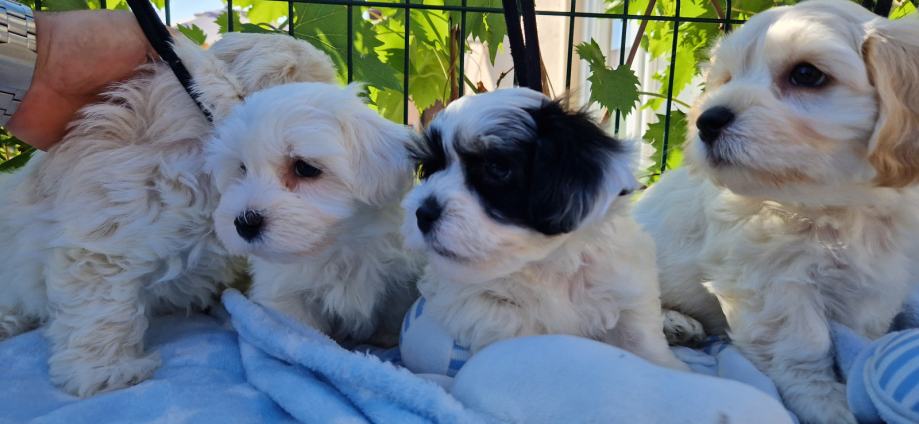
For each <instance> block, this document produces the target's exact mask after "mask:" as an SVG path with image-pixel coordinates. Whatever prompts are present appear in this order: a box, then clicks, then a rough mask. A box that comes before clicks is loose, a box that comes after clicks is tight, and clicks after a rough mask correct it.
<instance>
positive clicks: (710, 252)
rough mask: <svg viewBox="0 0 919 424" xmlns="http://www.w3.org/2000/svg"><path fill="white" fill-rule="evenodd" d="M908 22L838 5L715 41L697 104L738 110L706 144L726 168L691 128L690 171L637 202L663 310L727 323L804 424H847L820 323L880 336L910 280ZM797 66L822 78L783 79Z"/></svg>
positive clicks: (915, 195)
mask: <svg viewBox="0 0 919 424" xmlns="http://www.w3.org/2000/svg"><path fill="white" fill-rule="evenodd" d="M917 28H919V22H917V20H916V19H903V20H902V21H887V20H885V19H876V17H875V16H874V15H873V14H871V13H870V12H868V11H867V10H865V9H863V8H861V7H859V6H857V5H855V4H853V3H850V2H846V1H829V0H820V1H817V0H815V1H808V2H805V3H802V4H799V5H797V6H793V7H781V8H775V9H772V10H770V11H768V12H765V13H762V14H760V15H757V16H755V17H754V18H753V19H751V20H750V21H749V22H748V23H747V24H745V25H744V26H743V27H742V28H741V29H739V30H738V31H736V32H735V33H733V34H732V35H729V36H727V37H726V38H725V39H724V40H723V41H722V42H721V43H720V45H719V46H718V47H717V48H716V49H715V53H714V59H713V61H712V67H711V69H710V71H709V75H708V84H707V87H708V89H707V92H706V94H705V96H704V97H703V98H702V99H701V100H700V102H699V104H698V105H697V107H696V110H695V111H694V116H696V115H698V113H701V111H703V110H705V109H707V108H709V107H712V106H716V105H719V106H726V107H728V108H730V109H732V110H734V112H735V114H736V118H735V120H734V122H733V123H731V125H730V126H729V127H728V128H727V129H726V130H725V131H724V132H723V133H722V137H721V139H719V140H718V142H717V143H718V144H716V146H717V147H714V148H718V149H721V152H723V153H724V154H727V155H728V157H729V158H730V159H731V163H729V164H717V163H713V162H711V161H709V160H708V159H707V156H706V155H707V150H706V149H707V147H706V146H705V145H704V144H703V143H702V142H701V141H700V139H699V138H698V137H697V136H696V134H695V131H694V130H695V129H694V128H691V130H692V131H691V134H690V138H689V140H688V141H687V146H686V151H687V160H688V164H687V166H686V167H684V168H682V169H678V170H676V171H673V172H670V173H668V174H667V175H665V176H664V178H662V179H661V181H660V182H659V183H657V184H656V185H654V186H653V187H652V188H651V189H650V190H648V192H647V193H646V194H645V195H644V197H643V198H642V199H641V201H640V202H639V204H638V206H637V208H636V210H635V214H636V217H637V219H638V221H639V222H641V223H642V224H643V225H644V226H645V228H646V229H647V230H648V231H649V232H650V233H651V235H652V236H653V237H654V239H655V241H656V243H657V249H658V264H659V266H660V275H661V290H662V300H663V303H664V306H665V307H668V308H675V309H678V310H680V311H682V312H685V313H687V314H689V315H692V316H694V317H695V318H697V319H699V320H700V321H702V322H703V323H704V324H705V326H706V327H707V330H709V331H710V332H713V333H718V332H722V331H724V330H726V329H729V330H728V331H729V333H730V335H731V337H732V339H733V340H734V342H735V343H736V344H737V346H738V347H739V348H740V349H741V350H742V351H743V353H744V354H745V355H746V356H747V357H749V358H750V359H751V360H752V361H753V362H754V363H755V364H756V365H757V366H758V367H759V368H760V369H761V370H762V371H764V372H765V373H767V374H768V375H769V376H770V377H771V378H772V379H773V380H774V381H775V382H776V384H777V386H778V388H779V390H780V392H781V394H782V396H783V398H784V400H785V403H786V405H788V406H789V407H790V408H791V409H792V410H793V411H794V412H795V413H796V414H797V415H798V417H799V418H800V419H801V420H802V422H805V423H848V422H852V423H854V422H855V419H854V417H853V415H852V414H851V412H849V410H848V408H847V404H846V398H845V387H844V385H843V384H841V383H839V382H838V381H837V378H836V375H835V374H834V370H833V358H832V355H831V351H832V344H831V340H830V335H829V329H828V321H829V320H835V321H838V322H841V323H842V324H845V325H847V326H849V327H851V328H853V329H854V330H855V331H857V332H858V333H859V334H861V335H863V336H867V337H870V338H876V337H878V336H880V335H882V334H883V333H884V332H886V331H887V329H888V327H889V325H890V323H891V320H892V318H893V317H894V315H895V314H896V313H897V312H898V311H899V309H900V306H901V304H902V302H903V301H904V300H905V298H906V296H907V293H908V292H909V291H910V288H911V286H913V285H914V283H915V282H916V275H917V274H916V272H915V266H914V265H913V262H914V260H913V259H912V258H915V257H916V254H917V251H916V247H917V246H916V238H917V234H919V232H917V231H919V215H917V214H916V211H917V210H919V190H917V188H916V187H915V185H912V184H911V182H912V181H914V179H915V177H914V174H913V173H914V165H913V164H914V162H915V157H909V156H908V155H906V154H904V153H903V152H907V151H910V150H913V151H914V150H915V149H916V147H917V143H919V134H917V133H916V132H915V128H916V122H919V115H917V112H919V107H916V105H917V103H916V100H915V99H916V98H917V97H916V91H915V87H916V85H917V82H916V78H915V72H916V69H917V67H919V55H917V54H916V51H917V50H916V46H917V45H919V29H917ZM801 62H809V63H812V64H814V65H816V66H817V67H818V68H820V69H821V70H822V71H824V72H825V73H826V74H828V75H829V76H830V78H831V79H830V83H829V84H828V85H827V86H826V87H824V88H819V89H799V88H796V87H792V86H790V85H788V84H787V81H786V79H787V73H786V72H787V69H788V68H789V67H791V66H793V65H794V64H796V63H801ZM904 78H907V79H906V80H904ZM893 87H896V88H893ZM894 90H896V92H895V91H894ZM907 121H908V122H907ZM888 149H893V151H896V152H897V153H896V154H890V153H889V152H890V150H888ZM882 157H883V158H882ZM703 283H704V285H703ZM706 289H707V290H706ZM719 302H720V307H719ZM722 311H723V314H722Z"/></svg>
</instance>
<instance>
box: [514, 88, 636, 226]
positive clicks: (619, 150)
mask: <svg viewBox="0 0 919 424" xmlns="http://www.w3.org/2000/svg"><path fill="white" fill-rule="evenodd" d="M529 113H530V116H532V118H533V121H534V122H535V124H536V134H535V140H534V141H535V152H534V154H533V159H532V160H533V165H532V168H531V169H533V181H532V185H531V187H530V195H529V202H530V204H529V213H530V222H533V223H535V224H536V229H537V230H538V231H539V232H541V233H543V234H546V235H556V234H563V233H568V232H571V231H573V230H575V229H576V228H578V227H579V226H580V225H581V224H582V223H584V222H587V221H591V220H594V219H598V218H603V217H604V216H606V213H607V211H609V208H610V206H612V204H613V202H614V201H615V200H616V199H617V198H618V197H620V196H621V195H625V194H628V193H631V192H632V191H634V190H636V189H637V188H638V181H636V179H635V177H634V175H633V174H632V166H631V163H632V160H631V157H632V154H631V151H630V150H631V148H630V147H629V146H627V145H626V144H624V143H623V142H621V141H619V140H617V139H615V138H613V137H611V136H609V135H608V134H607V133H606V131H604V130H603V129H602V128H600V126H599V125H598V124H597V123H596V122H595V121H594V120H593V119H592V118H591V117H590V116H589V115H588V114H587V113H586V112H585V111H570V110H568V109H566V107H565V106H563V105H562V104H561V103H559V102H558V101H552V102H546V103H544V104H543V105H542V106H541V107H540V108H538V109H535V110H530V111H529Z"/></svg>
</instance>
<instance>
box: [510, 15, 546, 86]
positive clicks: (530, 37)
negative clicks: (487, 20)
mask: <svg viewBox="0 0 919 424" xmlns="http://www.w3.org/2000/svg"><path fill="white" fill-rule="evenodd" d="M502 3H503V4H504V23H505V24H506V25H507V40H508V42H509V44H510V49H511V58H512V59H513V60H514V78H515V79H516V80H517V85H519V86H521V87H528V88H531V89H533V90H536V91H540V92H541V91H542V68H541V66H540V61H539V57H540V56H539V36H538V35H537V31H536V6H535V4H534V2H533V0H521V1H520V3H521V4H520V6H521V7H520V9H518V8H517V0H502ZM521 9H522V11H523V29H522V30H521V28H520V16H521V13H520V11H521ZM524 31H525V32H526V44H524Z"/></svg>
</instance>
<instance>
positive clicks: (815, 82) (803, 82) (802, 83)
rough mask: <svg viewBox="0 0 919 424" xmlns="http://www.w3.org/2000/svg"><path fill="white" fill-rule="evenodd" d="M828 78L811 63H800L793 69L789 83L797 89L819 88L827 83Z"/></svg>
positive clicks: (789, 76)
mask: <svg viewBox="0 0 919 424" xmlns="http://www.w3.org/2000/svg"><path fill="white" fill-rule="evenodd" d="M827 80H828V78H827V76H826V74H824V73H823V71H821V70H819V69H817V67H816V66H814V65H811V64H810V63H799V64H797V65H795V67H794V68H791V73H790V74H789V75H788V82H790V83H791V85H794V86H796V87H805V88H819V87H823V86H824V85H826V83H827Z"/></svg>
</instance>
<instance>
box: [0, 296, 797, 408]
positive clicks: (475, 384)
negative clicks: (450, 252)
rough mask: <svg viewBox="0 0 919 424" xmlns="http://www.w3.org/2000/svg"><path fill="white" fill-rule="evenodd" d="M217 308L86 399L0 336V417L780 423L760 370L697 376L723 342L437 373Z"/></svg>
mask: <svg viewBox="0 0 919 424" xmlns="http://www.w3.org/2000/svg"><path fill="white" fill-rule="evenodd" d="M224 306H225V308H226V312H228V314H227V313H224V314H215V315H218V316H208V315H192V316H169V317H162V318H158V319H156V320H154V321H153V323H152V325H151V327H150V329H149V330H148V334H147V340H146V346H147V349H149V350H155V351H158V352H159V354H160V356H161V358H162V362H163V365H162V367H161V368H160V369H159V370H158V371H157V372H156V373H155V374H154V376H153V377H152V378H151V379H150V380H147V381H145V382H143V383H141V384H138V385H137V386H134V387H131V388H127V389H124V390H119V391H115V392H111V393H105V394H101V395H97V396H95V397H92V398H89V399H78V398H75V397H73V396H69V395H66V394H64V393H62V392H60V391H59V390H57V389H56V388H55V387H53V386H52V385H51V383H50V382H49V380H48V375H47V365H46V361H47V358H48V346H47V343H46V341H45V339H44V337H43V335H42V334H41V332H40V331H33V332H30V333H27V334H23V335H20V336H18V337H14V338H12V339H9V340H6V341H4V342H0V423H7V422H9V423H19V422H26V421H34V422H66V423H68V424H70V423H84V422H86V423H100V422H130V423H144V422H166V423H180V422H221V423H235V422H239V423H243V422H247V423H248V422H296V421H300V422H308V423H314V422H315V423H328V422H336V423H364V422H399V423H422V422H439V423H491V422H502V421H521V420H522V421H525V422H540V421H541V422H555V421H558V420H559V419H561V417H571V416H573V415H574V416H578V417H580V418H588V417H587V416H586V415H584V414H594V415H595V416H593V419H598V420H600V421H610V420H614V421H615V420H617V419H619V420H623V419H632V420H634V419H636V417H641V418H642V421H643V422H666V421H668V418H669V419H673V418H675V417H680V418H687V417H691V418H693V420H694V421H699V422H715V421H716V420H717V419H720V418H721V417H724V416H727V417H728V418H730V420H731V421H732V422H749V423H755V422H764V423H779V422H790V420H789V417H788V414H787V412H786V411H784V409H783V408H782V407H781V405H780V404H779V402H777V401H776V400H774V397H776V395H775V394H774V393H768V392H769V391H770V390H774V389H770V388H769V386H770V385H771V383H770V382H768V380H766V381H765V383H767V384H766V385H765V386H764V387H765V390H762V388H761V389H754V388H752V387H753V386H755V385H756V382H747V383H749V384H753V386H751V385H749V384H741V383H737V382H735V381H730V380H726V379H721V378H714V377H710V376H706V375H703V374H710V375H714V376H724V370H723V368H725V365H727V364H728V363H729V362H730V361H737V360H739V359H740V358H737V357H733V353H731V350H730V349H727V350H726V349H723V348H722V346H719V347H714V345H713V346H712V347H711V349H713V350H711V351H709V352H690V351H686V352H679V353H680V356H681V357H682V358H683V359H684V360H687V362H690V364H691V365H692V366H693V368H694V369H695V370H697V371H700V372H702V373H703V374H688V373H676V372H673V371H670V370H666V369H663V368H659V367H655V366H653V365H650V364H648V363H646V362H645V361H643V360H641V359H639V358H637V357H634V356H633V355H630V354H628V353H627V352H624V351H621V350H618V349H615V348H613V347H610V346H607V345H603V344H601V343H597V342H593V341H590V340H585V339H578V338H574V337H565V336H540V337H531V338H521V339H514V340H511V341H506V342H501V343H496V344H495V345H494V346H495V347H494V348H492V347H489V349H486V350H483V351H482V352H481V353H479V354H477V355H475V356H474V357H473V358H472V359H471V360H470V361H469V363H467V364H466V366H465V367H463V369H461V370H460V372H459V373H458V374H457V376H456V378H455V379H453V380H452V381H449V382H446V383H444V382H443V381H439V382H434V381H432V380H431V379H426V378H421V377H419V376H417V375H414V374H411V373H410V372H408V371H407V370H406V369H404V368H401V367H399V366H397V365H394V364H392V363H390V362H387V361H386V359H391V357H389V356H387V355H388V354H390V353H391V351H390V352H384V354H383V355H380V354H379V353H378V354H370V353H360V352H353V351H348V350H345V349H343V348H342V347H340V346H339V345H337V344H336V343H334V342H333V341H331V340H330V339H328V338H327V337H325V336H324V335H322V334H321V333H318V332H316V331H314V330H312V329H309V328H304V327H303V326H300V325H297V324H296V323H293V322H290V321H289V320H287V319H286V318H285V317H283V316H281V315H278V314H275V313H272V312H271V311H268V310H265V309H263V308H261V307H259V306H257V305H255V304H252V303H251V302H249V301H248V300H246V299H245V298H244V297H243V296H242V295H240V294H239V293H238V292H235V291H230V292H228V293H227V294H225V296H224ZM725 352H728V354H727V355H726V354H725ZM719 364H720V365H721V366H719ZM741 365H743V366H741V367H740V368H739V371H737V370H738V368H735V367H733V366H731V367H728V368H730V369H733V370H734V371H731V372H729V373H728V374H730V375H727V376H728V377H733V378H735V379H740V380H742V381H743V380H744V379H745V378H747V377H745V376H743V374H744V373H750V374H751V375H754V376H755V377H756V378H759V376H758V375H755V374H756V373H755V372H753V371H755V370H752V371H751V370H750V369H749V368H745V365H744V364H741ZM534 370H538V372H534ZM738 376H740V377H739V378H738ZM626 382H630V383H626ZM438 383H440V384H438ZM663 386H667V387H668V388H667V389H666V390H663V391H662V389H661V387H663ZM445 387H446V388H445ZM764 392H766V394H764ZM712 393H716V394H719V395H717V396H714V395H712ZM701 394H705V395H704V396H702V395H701ZM770 395H771V396H770ZM616 399H622V402H613V401H612V400H616Z"/></svg>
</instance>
